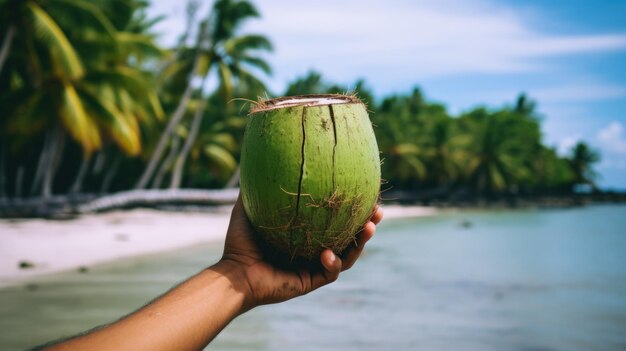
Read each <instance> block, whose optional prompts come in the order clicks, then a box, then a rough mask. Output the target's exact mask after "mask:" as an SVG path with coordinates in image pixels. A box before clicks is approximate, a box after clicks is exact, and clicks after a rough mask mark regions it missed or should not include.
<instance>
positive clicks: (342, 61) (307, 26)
mask: <svg viewBox="0 0 626 351" xmlns="http://www.w3.org/2000/svg"><path fill="white" fill-rule="evenodd" d="M310 4H311V3H310V2H307V3H306V4H305V3H303V2H301V1H290V2H285V1H281V2H279V1H277V0H264V1H263V2H259V3H258V5H259V7H260V8H261V10H262V12H263V16H264V17H263V20H262V21H259V22H257V23H255V24H252V25H251V26H250V28H251V29H254V30H255V31H263V32H265V33H267V34H268V35H269V36H270V37H272V38H273V40H274V42H275V43H276V46H277V52H276V61H277V65H276V66H277V67H278V68H279V70H278V71H279V74H280V75H281V76H288V75H292V74H294V73H295V74H301V73H302V72H303V71H304V70H306V69H307V68H309V67H311V66H313V67H315V68H317V69H319V70H321V71H322V72H324V73H326V74H327V75H329V76H330V77H331V78H333V79H341V80H346V81H350V80H353V79H354V78H356V77H358V76H362V75H365V76H366V77H367V78H369V80H371V81H372V83H373V85H374V86H377V85H380V84H379V82H388V81H392V80H393V81H402V80H403V79H405V80H406V79H410V81H411V82H415V81H418V80H422V79H425V78H432V77H440V76H449V75H458V74H468V73H510V72H527V71H536V70H540V69H546V67H547V65H546V64H545V63H544V62H542V61H541V59H543V58H547V57H551V56H556V55H567V54H579V53H590V52H597V51H604V50H616V49H624V48H626V35H625V34H606V35H580V36H564V35H546V34H543V33H539V32H537V31H535V30H534V29H533V28H532V27H531V25H530V24H529V22H528V21H527V20H526V19H525V18H523V13H520V12H514V11H512V10H510V9H508V8H504V7H501V6H498V5H495V4H494V3H493V2H491V1H488V0H482V1H472V2H471V5H470V4H468V3H467V2H462V1H445V2H441V1H435V0H431V1H420V2H416V1H409V0H405V1H395V2H393V5H392V3H390V2H384V1H373V0H370V1H363V0H344V1H341V2H336V1H331V0H320V1H317V2H315V6H312V5H310ZM387 85H388V84H387Z"/></svg>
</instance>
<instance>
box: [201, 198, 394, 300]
mask: <svg viewBox="0 0 626 351" xmlns="http://www.w3.org/2000/svg"><path fill="white" fill-rule="evenodd" d="M382 217H383V213H382V210H381V209H380V208H379V207H378V206H376V207H375V209H374V212H373V215H372V216H371V218H370V219H369V220H368V222H367V223H366V224H365V225H364V226H363V228H362V230H361V231H360V232H359V234H358V235H357V237H356V239H355V241H354V242H353V244H352V245H350V246H349V247H348V248H347V249H346V250H345V251H344V252H343V253H342V255H341V256H338V255H336V254H334V253H333V251H332V250H331V249H325V250H323V251H322V252H321V254H320V256H319V262H320V264H319V265H317V267H316V268H310V267H309V268H305V267H302V266H297V265H294V266H293V267H291V269H289V268H287V269H285V268H279V267H277V266H275V265H274V264H272V263H270V262H268V261H267V260H265V259H264V254H263V252H262V251H261V249H260V247H259V246H258V245H257V243H256V240H255V239H254V235H255V234H254V231H253V229H252V227H251V226H250V222H249V220H248V217H247V216H246V214H245V212H244V209H243V204H242V201H241V197H240V198H239V199H238V200H237V203H236V204H235V207H234V209H233V212H232V215H231V219H230V225H229V228H228V233H227V235H226V243H225V247H224V255H223V257H222V259H221V260H220V262H219V263H218V264H216V265H215V266H214V267H213V268H214V269H216V270H218V271H220V272H221V273H222V274H224V275H225V276H230V277H232V278H231V281H232V283H233V285H234V286H235V288H236V289H237V290H239V291H241V292H243V293H244V295H245V301H244V304H243V308H242V310H243V311H246V310H248V309H251V308H253V307H255V306H258V305H264V304H270V303H277V302H282V301H285V300H289V299H291V298H294V297H297V296H300V295H304V294H307V293H309V292H311V291H313V290H315V289H317V288H319V287H321V286H324V285H326V284H329V283H331V282H333V281H335V280H336V279H337V278H338V277H339V273H340V272H342V271H344V270H346V269H349V268H350V267H352V265H353V264H354V263H355V262H356V260H357V259H358V258H359V256H360V255H361V252H362V251H363V248H364V246H365V244H366V243H367V241H369V240H370V239H371V238H372V237H373V236H374V232H375V231H376V224H378V223H379V222H380V221H381V220H382Z"/></svg>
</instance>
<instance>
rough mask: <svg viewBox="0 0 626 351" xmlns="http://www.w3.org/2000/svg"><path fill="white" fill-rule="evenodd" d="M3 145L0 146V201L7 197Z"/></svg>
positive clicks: (5, 153) (5, 156)
mask: <svg viewBox="0 0 626 351" xmlns="http://www.w3.org/2000/svg"><path fill="white" fill-rule="evenodd" d="M4 144H6V143H3V144H2V145H0V199H1V198H3V197H9V196H8V193H7V191H6V190H7V189H6V183H7V177H6V171H7V166H6V163H7V150H6V148H5V147H4Z"/></svg>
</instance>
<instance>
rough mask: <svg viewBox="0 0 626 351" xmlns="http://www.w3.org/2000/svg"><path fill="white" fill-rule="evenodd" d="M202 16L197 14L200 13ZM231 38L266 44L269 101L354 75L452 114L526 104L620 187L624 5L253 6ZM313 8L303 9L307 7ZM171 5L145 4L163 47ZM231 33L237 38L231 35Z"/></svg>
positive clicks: (179, 7) (625, 109)
mask: <svg viewBox="0 0 626 351" xmlns="http://www.w3.org/2000/svg"><path fill="white" fill-rule="evenodd" d="M206 3H207V4H205V6H207V8H201V9H200V10H199V14H200V15H204V14H206V12H207V11H208V3H210V2H208V1H207V2H206ZM255 4H256V5H257V7H258V9H259V10H260V12H261V14H262V19H260V20H255V21H251V22H250V23H249V24H248V25H247V26H246V27H245V28H243V31H245V32H256V33H262V34H265V35H267V36H268V37H270V38H271V39H272V41H273V43H274V45H275V52H274V53H273V54H271V55H270V56H269V57H268V59H269V61H270V62H271V63H272V64H273V67H274V74H273V75H272V77H270V78H268V79H267V82H268V85H269V87H270V89H271V90H272V91H274V92H281V91H283V90H284V87H285V86H286V84H287V82H289V81H291V80H293V79H294V78H295V77H298V76H301V75H303V74H305V73H306V72H307V71H308V70H310V69H315V70H317V71H320V72H321V73H322V74H323V76H324V77H325V78H326V79H327V80H329V81H333V82H339V83H344V84H351V83H353V82H354V81H355V80H356V79H358V78H365V79H366V80H367V82H368V83H369V85H370V86H371V87H372V88H373V90H374V92H375V93H376V95H377V96H378V97H382V96H385V95H387V94H392V93H404V92H408V91H409V90H410V89H411V88H412V87H414V86H420V87H421V88H422V89H423V91H424V92H425V93H426V95H427V97H428V98H429V99H431V100H434V101H438V102H442V103H444V104H446V105H447V107H448V109H449V110H450V111H451V112H452V113H458V112H461V111H464V110H467V109H470V108H472V107H475V106H477V105H487V106H492V107H499V106H503V105H505V104H511V103H512V102H513V100H514V99H515V97H516V96H517V95H518V93H519V92H526V93H527V94H529V95H530V97H531V98H534V99H535V100H537V101H538V109H539V112H540V113H541V114H542V116H543V117H542V118H543V124H542V128H543V132H544V139H545V141H546V143H547V144H549V145H554V146H556V147H558V148H559V150H560V151H561V152H567V150H568V149H569V148H570V147H571V146H572V145H573V144H574V143H575V142H576V141H578V140H584V141H586V142H588V143H589V144H591V145H592V146H593V147H594V148H596V149H598V150H600V151H601V153H602V156H603V160H602V162H601V163H600V164H599V165H598V167H597V169H598V170H599V171H600V173H601V178H600V184H601V185H603V186H605V187H613V188H620V189H626V20H625V19H624V18H625V17H624V16H625V15H624V14H626V1H623V0H622V1H617V0H613V1H609V0H605V1H580V0H574V1H564V0H555V1H539V0H472V1H463V0H423V1H411V0H395V1H373V0H342V1H331V0H318V1H315V2H310V1H301V0H292V1H277V0H263V1H256V2H255ZM313 4H314V5H313ZM184 7H185V1H183V0H176V1H172V0H154V1H153V4H152V8H151V13H152V14H153V15H156V14H167V15H168V18H167V19H166V20H165V21H163V22H162V23H160V24H159V26H158V27H157V30H158V31H160V32H162V33H163V35H162V37H161V40H162V42H163V44H164V45H171V44H173V43H174V42H175V40H176V37H177V35H179V34H180V33H181V32H182V30H183V27H184ZM243 31H242V32H243Z"/></svg>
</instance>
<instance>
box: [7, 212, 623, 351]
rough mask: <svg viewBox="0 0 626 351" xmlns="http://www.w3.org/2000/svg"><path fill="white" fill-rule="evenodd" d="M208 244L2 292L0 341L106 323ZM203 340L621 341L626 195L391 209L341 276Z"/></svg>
mask: <svg viewBox="0 0 626 351" xmlns="http://www.w3.org/2000/svg"><path fill="white" fill-rule="evenodd" d="M220 251H221V244H217V243H216V244H207V245H201V246H196V247H193V248H188V249H184V250H178V251H173V252H169V253H164V254H158V255H150V256H144V257H139V258H133V259H126V260H120V261H118V262H115V263H110V264H105V265H98V266H96V267H93V268H91V269H90V270H89V271H88V272H87V273H82V274H81V273H78V272H67V273H62V274H55V275H51V276H47V277H45V278H40V279H39V280H37V281H33V282H30V283H28V284H22V285H20V286H14V287H10V288H5V289H2V290H0V349H1V350H13V349H15V350H19V349H24V348H26V347H28V346H33V345H35V344H38V343H41V342H44V341H47V340H51V339H55V338H58V337H61V336H65V335H71V334H73V333H76V332H78V331H82V330H86V329H89V328H91V327H94V326H97V325H99V324H102V323H106V322H109V321H112V320H114V319H116V318H118V317H120V316H122V315H123V314H126V313H128V312H130V311H132V310H133V309H136V308H138V307H140V306H142V305H143V304H144V303H146V302H148V301H149V300H151V299H152V298H154V297H155V296H157V295H159V294H161V293H163V292H164V291H165V290H167V289H168V288H169V287H171V286H172V285H173V284H175V283H176V282H179V281H181V280H183V279H184V278H185V277H186V276H188V275H190V274H193V273H194V272H197V271H198V270H200V269H202V268H203V267H204V266H206V265H207V264H210V263H211V262H214V261H215V260H216V259H217V258H218V257H219V255H220ZM207 349H208V350H288V349H295V350H298V351H305V350H337V349H341V350H418V349H421V350H520V351H522V350H525V351H526V350H528V351H531V350H533V351H535V350H536V351H539V350H546V351H547V350H625V349H626V206H623V205H619V206H618V205H615V206H589V207H584V208H573V209H540V210H539V209H537V210H515V211H463V212H452V213H444V214H442V215H438V216H434V217H427V218H417V219H402V220H388V221H383V223H382V224H381V225H380V226H379V229H378V232H377V235H376V237H375V238H374V239H373V240H372V241H371V242H370V243H369V244H368V247H367V250H366V253H365V254H364V256H363V257H362V258H361V259H360V260H359V262H357V264H356V265H355V266H354V267H353V269H351V270H350V271H347V272H345V273H343V274H342V276H341V277H340V279H339V281H338V282H336V283H334V284H332V285H330V286H327V287H324V288H322V289H320V290H318V291H315V292H313V293H311V294H309V295H307V296H304V297H301V298H298V299H294V300H291V301H288V302H285V303H282V304H278V305H271V306H263V307H260V308H257V309H255V310H252V311H250V312H248V313H247V314H245V315H243V316H241V317H239V318H237V319H236V320H235V321H233V322H232V323H231V324H230V325H229V326H228V327H227V328H226V329H225V330H224V331H223V332H222V333H221V334H220V335H219V336H218V338H217V339H216V340H215V341H214V342H213V343H212V344H211V345H210V346H209V347H208V348H207Z"/></svg>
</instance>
